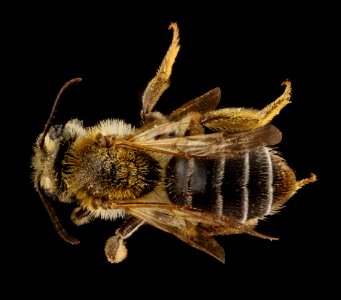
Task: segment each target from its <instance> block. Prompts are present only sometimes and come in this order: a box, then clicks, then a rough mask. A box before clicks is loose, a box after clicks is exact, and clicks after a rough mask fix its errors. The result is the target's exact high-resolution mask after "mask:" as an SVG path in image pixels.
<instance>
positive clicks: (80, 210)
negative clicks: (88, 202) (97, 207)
mask: <svg viewBox="0 0 341 300" xmlns="http://www.w3.org/2000/svg"><path fill="white" fill-rule="evenodd" d="M71 221H72V222H73V223H74V224H75V225H77V226H81V225H83V224H86V223H89V222H90V221H91V213H90V211H89V210H87V209H86V208H84V207H76V208H75V209H74V210H73V212H72V214H71Z"/></svg>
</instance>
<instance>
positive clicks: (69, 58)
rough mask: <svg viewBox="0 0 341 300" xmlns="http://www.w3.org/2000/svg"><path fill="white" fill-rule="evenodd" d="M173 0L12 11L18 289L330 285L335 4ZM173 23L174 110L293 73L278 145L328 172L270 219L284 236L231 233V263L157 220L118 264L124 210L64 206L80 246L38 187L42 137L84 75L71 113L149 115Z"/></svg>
mask: <svg viewBox="0 0 341 300" xmlns="http://www.w3.org/2000/svg"><path fill="white" fill-rule="evenodd" d="M162 5H164V6H165V7H164V8H161V6H162ZM162 5H161V4H160V7H154V12H151V11H150V9H152V8H149V7H148V8H147V7H143V6H139V7H137V6H135V5H134V4H129V5H128V6H127V7H124V8H123V7H115V5H113V7H110V6H104V5H103V6H101V5H99V4H97V5H96V6H85V5H84V4H82V5H80V6H78V7H77V8H75V7H71V6H69V5H67V6H62V5H61V4H59V5H58V6H57V5H56V6H53V5H50V6H49V7H42V6H39V7H38V6H37V7H32V6H30V7H27V8H26V7H22V6H19V7H16V8H12V9H10V10H8V13H9V16H11V17H10V18H8V19H7V20H8V21H6V22H4V24H3V25H2V28H3V30H4V35H3V50H4V52H3V53H5V54H3V58H4V60H3V69H2V71H3V77H5V78H6V79H5V80H4V81H3V84H4V87H5V92H6V91H7V90H8V93H4V95H6V100H5V102H4V103H5V105H6V106H5V109H4V110H3V111H2V112H3V116H4V120H5V121H6V123H5V124H4V125H3V126H4V128H5V132H6V134H7V135H8V138H6V139H5V141H4V142H3V147H2V148H3V150H4V151H5V152H6V156H5V166H6V167H5V169H6V170H7V173H6V175H5V177H6V179H5V181H4V186H3V190H4V191H6V193H4V195H5V196H4V197H3V216H4V217H5V218H3V221H5V225H4V226H3V229H2V230H3V234H4V236H3V239H2V248H3V250H5V253H6V254H5V255H4V256H3V260H4V263H5V264H6V265H7V266H8V269H7V268H6V274H7V275H6V278H7V279H8V281H9V282H11V283H16V284H17V286H18V289H13V290H12V292H13V293H14V294H15V293H17V292H19V291H21V289H20V287H22V288H23V290H24V293H26V295H31V294H32V295H40V294H41V295H43V288H42V287H43V286H44V287H45V288H47V290H48V291H49V293H51V294H54V293H57V292H60V293H61V294H65V295H69V293H70V291H72V292H74V293H75V295H78V296H81V295H88V293H91V292H96V293H97V295H105V296H106V297H108V296H112V297H113V298H114V297H115V298H117V297H123V296H130V295H132V294H134V293H135V292H138V293H139V296H140V297H144V296H148V297H151V298H153V297H154V296H155V297H160V298H163V297H164V296H166V295H167V296H171V295H178V296H179V297H180V296H181V295H192V296H193V297H194V296H200V295H202V293H206V292H209V293H210V295H211V296H213V295H219V296H224V297H228V296H230V295H231V293H236V294H237V295H240V296H242V295H250V296H252V295H254V296H263V297H264V296H265V295H266V294H268V293H269V294H270V295H278V294H281V295H283V293H288V294H293V293H297V292H302V293H303V294H304V293H307V292H315V291H316V292H317V291H325V292H328V291H329V288H328V286H329V284H328V285H325V284H324V281H325V280H329V279H326V278H329V276H328V274H329V273H328V272H327V269H329V268H333V267H335V266H336V263H337V261H336V260H334V258H333V253H334V251H335V250H336V245H335V243H334V240H335V238H336V237H337V236H334V238H329V236H331V231H332V230H333V229H334V225H333V220H334V218H333V212H336V208H334V207H335V204H336V203H337V200H338V197H339V195H338V194H337V193H333V192H331V191H332V189H333V182H332V179H330V178H331V176H330V175H329V172H327V168H328V167H332V169H334V171H335V170H337V163H335V161H338V159H337V156H338V153H337V152H336V150H335V147H334V146H333V143H334V142H335V140H336V138H337V135H336V128H337V127H336V125H335V124H336V121H337V118H336V117H334V115H333V114H334V112H335V109H334V105H335V103H337V102H338V100H339V99H338V98H339V96H336V93H334V92H333V91H335V90H336V87H337V86H338V85H339V80H338V79H337V77H339V74H337V73H336V74H337V75H335V72H338V71H339V69H338V68H337V61H338V57H336V55H335V54H336V53H338V50H337V48H336V41H337V39H338V37H339V34H338V33H337V31H336V28H337V19H336V17H335V16H334V14H333V10H334V9H333V8H332V7H327V5H325V6H324V7H320V6H319V7H317V6H316V7H315V6H312V5H310V6H309V7H307V6H305V7H302V8H300V9H299V8H298V7H295V6H291V5H284V4H282V5H278V6H276V5H271V6H267V5H263V6H259V5H257V6H256V5H253V6H249V5H246V4H245V6H244V5H240V7H229V5H226V7H220V6H215V5H213V3H210V4H209V5H206V6H204V7H201V9H199V7H198V6H196V7H195V8H194V7H193V8H192V10H188V11H184V10H183V9H180V8H176V7H173V9H172V10H171V8H170V7H169V8H167V7H166V5H167V6H171V5H173V4H172V3H170V2H167V3H164V4H162ZM6 12H7V11H6V10H4V11H3V13H5V14H6ZM171 21H177V22H178V25H179V28H180V43H181V50H180V53H179V56H178V58H177V60H176V63H175V66H174V68H173V74H172V77H171V82H172V84H171V87H170V88H169V89H168V90H167V91H166V92H165V94H164V95H163V97H162V98H161V100H160V102H159V103H158V105H157V109H158V110H160V111H162V112H164V113H169V112H171V111H172V110H173V109H175V108H177V107H178V106H179V105H181V104H182V103H184V102H185V101H188V100H190V99H192V98H194V97H197V96H199V95H201V94H203V93H205V92H207V91H208V90H209V89H212V88H214V87H216V86H219V87H220V88H221V90H222V99H221V103H220V107H229V106H240V107H254V108H262V107H263V106H265V105H266V104H268V103H270V102H271V101H273V100H274V99H275V98H276V97H277V96H279V95H280V94H281V93H282V91H283V87H281V82H282V81H284V80H285V79H287V78H288V79H290V80H291V81H292V85H293V96H292V103H291V104H290V105H289V106H287V107H286V108H285V109H284V110H283V111H282V112H281V114H280V115H279V116H277V117H276V119H275V120H274V124H275V125H276V126H277V127H278V128H280V129H281V131H282V133H283V140H282V142H281V143H280V145H279V150H280V151H281V153H282V154H283V156H284V157H285V158H286V160H287V161H288V163H289V165H290V166H291V167H292V168H293V169H294V170H295V171H296V174H297V177H298V178H303V177H307V176H309V173H310V172H315V173H316V174H317V175H318V177H319V181H318V182H316V183H314V184H312V185H309V186H307V187H305V188H304V189H302V190H300V191H299V192H298V194H297V195H295V196H294V197H293V198H292V199H291V200H290V201H289V202H288V205H287V206H286V207H285V208H284V209H283V210H282V211H281V213H280V214H277V215H274V216H271V217H269V218H268V220H266V221H263V222H261V223H260V224H259V227H258V230H259V231H260V232H263V233H265V234H269V235H273V236H277V237H279V238H280V239H279V241H273V242H270V241H266V240H261V239H257V238H255V237H251V236H245V235H238V236H225V237H219V238H218V240H219V242H220V243H221V245H222V246H223V247H224V249H225V250H226V264H221V263H220V262H218V261H216V260H214V259H213V258H212V257H210V256H208V255H206V254H204V253H202V252H200V251H198V250H196V249H194V248H191V247H189V246H188V245H186V244H184V243H183V242H181V241H180V240H178V239H176V238H175V237H173V236H171V235H169V234H166V233H163V232H161V231H158V230H157V229H154V228H151V227H147V226H146V227H143V228H141V229H140V230H139V231H138V232H136V233H135V234H134V236H132V237H131V239H130V240H129V241H128V250H129V255H128V258H127V259H126V260H125V261H124V262H122V263H121V264H118V265H111V264H110V263H108V262H107V261H106V258H105V256H104V251H103V248H104V243H105V241H106V239H107V238H108V237H109V236H111V235H112V234H114V231H115V229H116V228H117V227H118V226H119V224H120V220H117V221H116V222H104V221H95V222H93V223H91V224H88V225H85V226H83V227H80V228H76V227H75V226H73V225H72V224H71V221H70V220H69V214H70V213H71V207H68V206H64V205H57V210H58V212H59V213H60V217H61V219H62V222H63V223H64V225H65V227H66V228H67V230H68V231H70V232H71V233H72V234H73V235H75V236H76V237H78V238H79V239H80V240H81V243H80V245H78V246H71V245H68V244H66V243H64V242H63V241H62V240H61V239H60V238H59V237H58V236H57V235H56V234H55V232H54V229H53V227H52V225H51V223H50V220H49V218H48V216H47V214H46V212H45V210H44V207H43V205H42V204H41V203H40V199H39V197H38V195H37V194H36V192H35V191H34V189H33V185H32V182H31V179H30V158H31V155H32V144H33V143H34V141H35V139H36V136H37V135H38V134H39V133H40V132H41V131H42V129H43V126H44V124H45V121H46V120H47V117H48V115H49V113H50V110H51V107H52V104H53V100H54V97H55V95H56V94H57V92H58V90H59V88H60V87H61V86H62V85H63V84H64V82H66V81H67V80H69V79H71V78H73V77H82V78H83V82H82V83H81V84H80V85H79V86H76V87H73V88H71V89H70V90H68V91H67V92H66V93H65V96H64V98H63V102H62V105H61V107H60V108H59V112H60V117H62V118H64V119H66V120H68V119H70V118H72V117H77V118H79V119H82V120H84V123H85V125H93V124H95V123H96V122H97V121H98V120H101V119H104V118H122V119H125V120H126V121H127V122H129V123H133V124H134V125H136V126H138V125H139V110H140V98H141V95H142V93H143V90H144V88H145V86H146V84H147V83H148V81H149V80H150V79H151V78H152V77H153V76H154V74H155V71H156V69H157V67H158V66H159V63H160V62H161V60H162V58H163V56H164V54H165V52H166V50H167V48H168V46H169V44H170V41H171V37H172V34H171V32H170V31H168V30H167V27H168V25H169V23H170V22H171ZM334 99H335V100H334ZM6 118H10V119H9V121H8V119H6ZM333 132H334V133H333ZM333 149H334V150H333ZM7 164H9V165H8V166H7ZM7 174H8V175H7ZM328 177H329V178H328ZM7 192H8V193H7ZM30 281H32V282H33V283H30V284H28V282H30ZM156 288H158V289H159V291H157V289H156Z"/></svg>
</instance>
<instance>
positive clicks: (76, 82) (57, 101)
mask: <svg viewBox="0 0 341 300" xmlns="http://www.w3.org/2000/svg"><path fill="white" fill-rule="evenodd" d="M81 81H82V78H79V77H77V78H73V79H71V80H69V81H67V82H66V83H65V84H64V85H63V86H62V87H61V89H60V90H59V92H58V94H57V97H56V99H55V100H54V103H53V106H52V110H51V113H50V116H49V118H48V119H47V122H46V124H45V127H44V131H43V133H42V136H41V140H40V142H39V147H40V148H43V146H44V139H45V136H46V134H47V133H48V131H49V130H50V127H51V126H52V121H53V119H54V116H55V113H56V111H57V106H58V104H59V102H60V99H61V96H62V94H63V93H64V91H65V90H66V89H67V88H69V87H70V86H71V85H75V84H78V83H80V82H81Z"/></svg>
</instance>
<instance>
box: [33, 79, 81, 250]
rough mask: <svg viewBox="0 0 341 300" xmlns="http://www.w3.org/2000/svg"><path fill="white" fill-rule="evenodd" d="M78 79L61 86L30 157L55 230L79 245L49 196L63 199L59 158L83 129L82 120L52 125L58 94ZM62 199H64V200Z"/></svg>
mask: <svg viewBox="0 0 341 300" xmlns="http://www.w3.org/2000/svg"><path fill="white" fill-rule="evenodd" d="M80 81H81V79H80V78H74V79H71V80H70V81H68V82H67V83H65V84H64V86H63V87H62V88H61V89H60V91H59V93H58V95H57V97H56V99H55V101H54V105H53V107H52V111H51V113H50V116H49V118H48V120H47V122H46V124H45V127H44V130H43V132H42V133H41V134H40V135H39V136H38V138H37V141H36V143H35V145H34V147H33V151H34V155H33V157H32V168H33V174H32V177H33V181H34V186H35V188H36V190H37V192H38V194H39V196H40V198H41V200H42V202H43V204H44V206H45V208H46V210H47V212H48V214H49V216H50V218H51V221H52V223H53V225H54V227H55V229H56V231H57V233H58V234H59V235H60V237H62V238H63V239H64V240H65V241H67V242H69V243H71V244H78V243H79V241H78V240H77V239H75V238H74V237H72V236H70V235H69V234H68V233H67V232H66V231H65V230H64V228H63V227H62V225H61V224H60V222H59V220H58V217H57V215H56V213H55V210H54V208H53V206H52V202H51V199H52V200H53V199H57V200H59V201H62V202H65V200H66V199H67V196H65V195H64V196H63V190H64V189H63V187H62V184H63V183H62V182H63V181H62V174H61V170H60V164H61V161H62V157H63V155H64V154H65V152H66V151H67V149H68V147H69V146H70V142H71V141H72V140H74V139H75V138H76V136H77V134H79V133H81V132H82V130H84V129H83V127H82V125H81V122H80V121H78V120H71V121H69V122H67V123H66V124H65V125H60V124H53V119H54V116H55V113H56V108H57V105H58V103H59V101H60V96H61V95H62V94H63V92H64V91H65V89H67V88H68V87H69V86H70V85H73V84H77V83H79V82H80ZM63 200H64V201H63Z"/></svg>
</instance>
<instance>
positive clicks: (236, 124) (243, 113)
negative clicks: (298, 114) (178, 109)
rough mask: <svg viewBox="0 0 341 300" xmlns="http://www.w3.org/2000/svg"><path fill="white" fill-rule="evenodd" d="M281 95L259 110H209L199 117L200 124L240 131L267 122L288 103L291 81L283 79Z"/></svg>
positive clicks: (254, 127)
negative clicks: (283, 87) (283, 88)
mask: <svg viewBox="0 0 341 300" xmlns="http://www.w3.org/2000/svg"><path fill="white" fill-rule="evenodd" d="M283 85H285V90H284V92H283V94H282V95H281V96H279V97H278V98H277V99H276V100H275V101H273V102H271V103H270V104H269V105H267V106H265V107H264V108H263V109H261V110H256V109H248V108H222V109H218V110H215V111H210V112H207V113H206V114H204V115H203V116H202V118H201V124H202V125H203V126H204V127H206V128H209V129H212V130H215V131H226V132H242V131H248V130H254V129H257V128H259V127H262V126H265V125H267V124H269V123H270V122H271V121H272V120H273V118H274V117H275V116H276V115H278V114H279V113H280V111H281V110H282V109H283V108H284V107H285V106H286V105H288V104H289V103H290V97H291V83H290V81H288V80H287V81H284V82H283Z"/></svg>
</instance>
